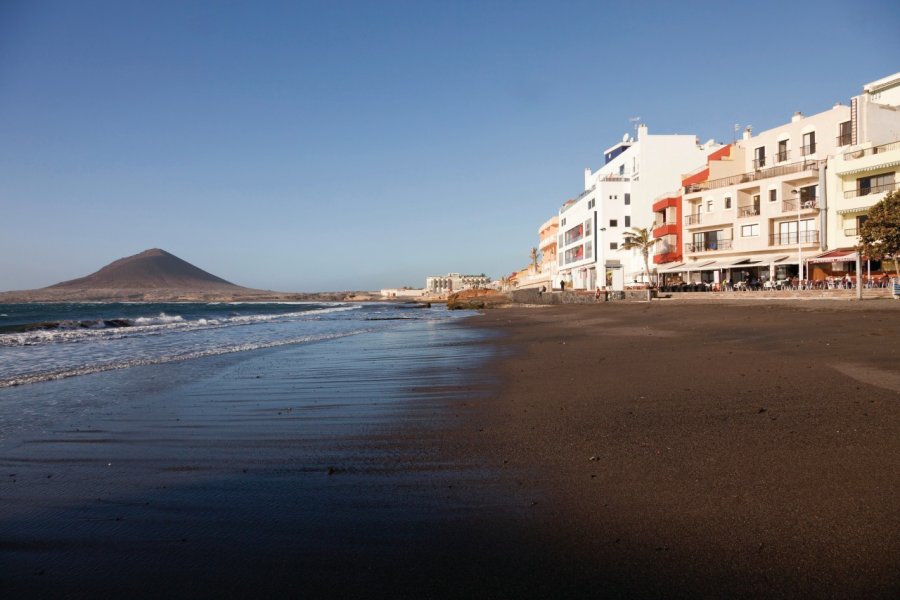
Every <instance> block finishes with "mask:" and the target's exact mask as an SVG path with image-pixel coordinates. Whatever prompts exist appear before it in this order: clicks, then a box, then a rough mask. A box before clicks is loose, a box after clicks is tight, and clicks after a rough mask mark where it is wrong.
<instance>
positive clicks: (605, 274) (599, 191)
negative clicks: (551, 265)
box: [557, 125, 717, 290]
mask: <svg viewBox="0 0 900 600" xmlns="http://www.w3.org/2000/svg"><path fill="white" fill-rule="evenodd" d="M714 147H717V146H716V145H715V144H713V143H712V142H708V143H707V144H706V145H700V144H699V143H698V142H697V138H696V136H693V135H651V134H650V133H649V132H648V130H647V127H646V125H641V126H640V127H639V128H638V138H637V140H636V141H635V140H634V139H633V138H629V137H628V136H627V135H626V136H625V137H624V138H623V140H622V142H620V143H618V144H616V145H614V146H612V147H611V148H609V149H607V150H606V152H605V153H604V158H605V164H604V165H603V166H602V167H601V168H600V169H598V170H597V171H591V170H590V169H585V174H584V190H585V191H584V192H583V193H582V194H581V195H580V196H578V197H577V198H575V199H574V200H570V201H568V202H566V203H565V204H564V205H563V206H562V207H561V208H560V210H559V236H558V243H557V247H558V250H557V256H558V268H559V277H560V279H561V280H562V281H565V282H566V286H567V287H571V288H574V289H588V290H590V289H594V287H596V286H603V285H606V286H607V287H611V288H612V289H617V290H621V289H624V287H625V286H626V285H628V284H634V283H637V282H644V281H646V276H645V274H644V273H645V269H644V260H643V256H642V255H641V253H640V251H637V250H634V251H624V250H621V249H620V245H621V244H622V241H623V234H624V233H625V232H626V231H627V230H628V229H629V228H632V227H643V228H647V229H648V230H649V229H651V228H652V227H653V221H654V215H653V210H652V206H653V201H654V199H655V198H657V197H658V196H660V195H661V194H663V193H665V192H667V191H669V190H672V189H677V188H679V187H680V186H681V175H682V174H683V173H687V172H689V171H691V170H693V169H695V168H697V167H698V166H700V165H703V164H704V163H705V161H706V156H707V154H708V153H709V151H710V149H712V148H714ZM651 268H652V267H651Z"/></svg>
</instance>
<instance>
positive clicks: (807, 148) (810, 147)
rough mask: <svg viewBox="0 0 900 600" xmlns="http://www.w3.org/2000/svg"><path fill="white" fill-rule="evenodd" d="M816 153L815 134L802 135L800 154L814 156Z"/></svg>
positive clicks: (813, 132) (811, 132)
mask: <svg viewBox="0 0 900 600" xmlns="http://www.w3.org/2000/svg"><path fill="white" fill-rule="evenodd" d="M815 151H816V132H815V131H810V132H809V133H804V134H803V148H802V152H801V154H803V156H806V155H807V154H814V153H815Z"/></svg>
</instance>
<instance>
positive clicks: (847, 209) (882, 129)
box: [813, 73, 900, 275]
mask: <svg viewBox="0 0 900 600" xmlns="http://www.w3.org/2000/svg"><path fill="white" fill-rule="evenodd" d="M846 129H847V131H845V132H843V133H842V137H841V139H840V140H838V141H839V144H840V146H841V151H839V152H838V153H837V154H836V155H835V156H834V157H833V158H832V160H830V161H829V162H828V173H829V178H828V196H829V198H831V202H830V203H829V208H830V209H831V210H830V211H829V219H828V230H827V238H826V240H827V242H828V245H827V247H826V249H828V250H831V251H830V252H829V253H827V254H826V255H825V256H822V257H818V258H816V259H813V260H815V261H817V262H816V263H814V264H816V265H817V267H816V268H817V269H818V270H820V271H821V273H822V274H824V275H838V274H840V273H842V272H846V271H850V270H852V269H853V268H854V266H855V265H853V264H852V262H854V261H855V251H854V248H855V246H856V245H857V244H858V243H859V235H858V233H859V226H860V225H861V224H862V223H863V222H864V221H865V220H866V212H868V210H869V208H871V207H872V205H874V204H876V203H877V202H879V201H880V200H881V199H882V198H884V196H885V195H886V194H888V193H889V192H892V191H894V190H897V189H898V188H900V176H898V175H900V173H898V171H900V73H895V74H894V75H891V76H890V77H885V78H883V79H879V80H878V81H875V82H872V83H869V84H867V85H865V86H864V87H863V93H862V94H861V95H859V96H856V97H854V98H853V100H852V101H851V103H850V125H849V126H848V127H847V128H846ZM874 266H875V269H876V270H879V269H883V265H881V264H880V263H877V264H875V265H874ZM865 267H866V271H867V272H871V270H872V267H873V261H866V266H865Z"/></svg>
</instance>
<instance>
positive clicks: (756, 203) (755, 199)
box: [753, 194, 759, 215]
mask: <svg viewBox="0 0 900 600" xmlns="http://www.w3.org/2000/svg"><path fill="white" fill-rule="evenodd" d="M753 214H755V215H758V214H759V194H753Z"/></svg>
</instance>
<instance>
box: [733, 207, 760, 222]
mask: <svg viewBox="0 0 900 600" xmlns="http://www.w3.org/2000/svg"><path fill="white" fill-rule="evenodd" d="M758 214H759V207H758V206H739V207H738V218H739V219H740V218H743V217H755V216H757V215H758Z"/></svg>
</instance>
